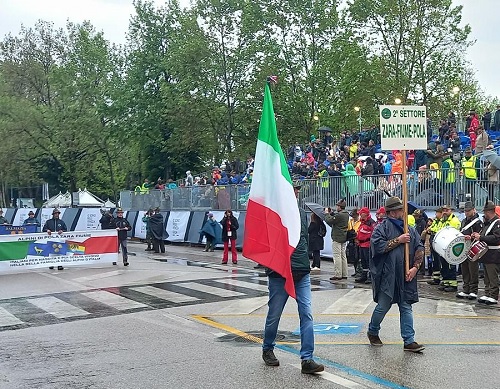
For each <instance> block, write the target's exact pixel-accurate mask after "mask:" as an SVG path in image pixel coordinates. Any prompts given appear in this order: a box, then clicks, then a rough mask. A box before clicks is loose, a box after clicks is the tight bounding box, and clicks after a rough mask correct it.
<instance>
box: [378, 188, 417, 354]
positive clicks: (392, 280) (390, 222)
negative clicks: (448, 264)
mask: <svg viewBox="0 0 500 389" xmlns="http://www.w3.org/2000/svg"><path fill="white" fill-rule="evenodd" d="M385 210H386V212H387V218H386V219H385V220H384V221H383V222H382V223H380V224H379V225H377V227H376V228H375V230H374V231H373V235H372V238H371V247H370V250H371V258H370V272H371V274H372V289H373V299H374V301H375V302H376V303H377V306H376V307H375V309H374V311H373V314H372V318H371V321H370V324H369V326H368V339H369V340H370V344H371V345H372V346H382V345H383V343H382V341H381V340H380V338H379V336H378V334H379V331H380V324H381V323H382V320H384V317H385V315H386V314H387V312H388V311H389V309H390V308H391V306H392V304H398V306H399V315H400V326H401V337H402V338H403V340H404V350H405V351H411V352H421V351H422V350H423V349H424V348H425V347H424V346H423V345H420V344H418V343H417V342H415V330H414V329H413V311H412V306H411V305H412V304H413V303H416V302H417V301H418V292H417V277H416V276H417V272H418V269H419V268H420V266H421V265H422V262H423V260H424V247H423V245H422V243H421V240H420V236H419V235H418V233H417V232H416V230H415V229H414V228H413V227H409V231H408V233H407V234H405V233H404V229H403V217H404V216H403V215H404V210H403V203H402V202H401V200H400V199H399V198H398V197H390V198H389V199H387V201H386V203H385ZM405 243H409V254H410V255H409V256H410V270H409V271H408V272H407V273H406V274H405V255H404V251H405Z"/></svg>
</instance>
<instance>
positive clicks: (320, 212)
mask: <svg viewBox="0 0 500 389" xmlns="http://www.w3.org/2000/svg"><path fill="white" fill-rule="evenodd" d="M304 205H305V206H306V207H307V208H309V209H310V210H311V211H312V212H313V213H314V214H315V215H316V216H318V217H319V218H320V219H321V220H325V208H324V207H323V206H321V205H319V204H317V203H304Z"/></svg>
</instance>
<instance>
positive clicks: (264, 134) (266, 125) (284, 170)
mask: <svg viewBox="0 0 500 389" xmlns="http://www.w3.org/2000/svg"><path fill="white" fill-rule="evenodd" d="M258 140H260V141H261V142H265V143H267V144H268V145H269V146H271V147H272V148H273V149H274V151H276V153H277V154H278V155H279V158H280V165H281V174H282V175H283V177H285V179H286V180H287V181H288V182H289V183H290V185H292V179H291V178H290V172H289V171H288V166H287V164H286V161H285V157H284V155H283V150H281V147H280V144H279V141H278V133H277V130H276V118H275V117H274V108H273V99H272V97H271V91H270V89H269V84H266V89H265V92H264V104H263V107H262V116H261V118H260V125H259V136H258Z"/></svg>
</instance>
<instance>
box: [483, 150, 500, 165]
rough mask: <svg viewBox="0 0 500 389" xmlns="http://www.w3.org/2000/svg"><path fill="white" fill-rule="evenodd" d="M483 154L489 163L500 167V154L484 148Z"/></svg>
mask: <svg viewBox="0 0 500 389" xmlns="http://www.w3.org/2000/svg"><path fill="white" fill-rule="evenodd" d="M483 155H484V157H485V158H486V160H487V161H488V162H489V163H491V164H492V165H493V166H495V167H496V168H497V169H500V155H498V154H497V153H495V152H494V151H492V150H484V151H483Z"/></svg>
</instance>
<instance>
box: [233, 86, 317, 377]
mask: <svg viewBox="0 0 500 389" xmlns="http://www.w3.org/2000/svg"><path fill="white" fill-rule="evenodd" d="M273 81H274V82H275V81H276V77H269V78H268V84H266V88H265V94H264V105H263V109H262V117H261V120H260V126H259V136H258V139H257V149H256V152H255V163H254V171H253V180H252V186H251V189H250V195H249V199H248V207H247V214H246V218H245V237H244V242H243V255H244V256H245V257H247V258H250V259H252V260H254V261H255V262H257V263H260V264H261V265H263V266H265V267H266V268H267V274H268V277H269V280H268V285H269V302H268V306H269V310H268V313H267V318H266V326H265V330H264V341H263V344H262V350H263V352H262V358H263V359H264V362H265V363H266V365H268V366H279V361H278V359H277V358H276V356H275V355H274V351H273V350H274V347H275V346H276V342H275V340H276V335H277V333H278V325H279V321H280V318H281V314H282V312H283V308H284V307H285V304H286V302H287V300H288V296H291V297H293V298H295V299H296V301H297V306H298V311H299V318H300V338H301V348H300V358H301V359H302V373H304V374H315V373H319V372H321V371H323V370H324V369H325V367H324V366H323V365H321V364H318V363H316V362H315V361H314V360H313V352H314V329H313V317H312V308H311V281H310V278H309V272H310V266H309V256H308V244H307V218H306V214H305V212H304V210H303V209H299V206H298V204H297V195H298V192H299V190H300V185H294V184H292V180H291V178H290V173H289V172H288V167H287V164H286V162H285V158H284V156H283V152H282V150H281V147H280V145H279V142H278V135H277V132H276V120H275V117H274V109H273V102H272V98H271V92H270V90H269V83H270V82H273Z"/></svg>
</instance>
